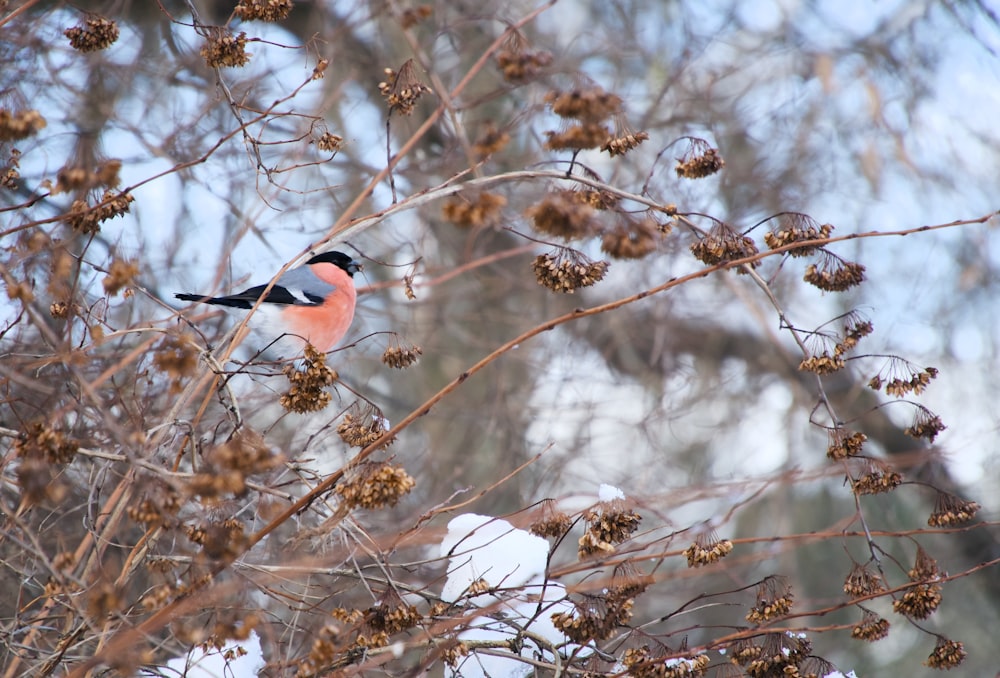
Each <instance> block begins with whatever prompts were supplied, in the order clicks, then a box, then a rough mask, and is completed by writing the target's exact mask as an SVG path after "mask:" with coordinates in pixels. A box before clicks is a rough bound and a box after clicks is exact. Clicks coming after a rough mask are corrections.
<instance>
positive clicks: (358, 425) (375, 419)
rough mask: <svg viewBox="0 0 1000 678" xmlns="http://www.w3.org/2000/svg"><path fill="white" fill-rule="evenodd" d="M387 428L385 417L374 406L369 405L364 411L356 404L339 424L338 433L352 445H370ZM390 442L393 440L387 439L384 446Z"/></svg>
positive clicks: (362, 446)
mask: <svg viewBox="0 0 1000 678" xmlns="http://www.w3.org/2000/svg"><path fill="white" fill-rule="evenodd" d="M387 430H388V429H387V428H386V420H385V417H383V416H382V413H381V412H379V411H377V410H376V409H375V407H374V406H368V407H366V408H365V410H364V411H362V410H361V408H360V407H358V406H357V405H356V404H355V405H353V406H352V407H351V411H350V412H348V413H347V414H345V415H344V418H343V419H342V420H341V421H340V423H339V424H337V435H339V436H340V439H341V440H343V441H344V442H345V443H347V444H348V445H351V446H352V447H361V448H365V447H368V446H369V445H371V444H372V443H374V442H375V441H376V440H378V439H379V438H381V437H382V435H383V434H384V433H385V432H386V431H387ZM390 444H392V440H388V441H386V442H385V445H384V446H388V445H390Z"/></svg>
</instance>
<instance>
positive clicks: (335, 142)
mask: <svg viewBox="0 0 1000 678" xmlns="http://www.w3.org/2000/svg"><path fill="white" fill-rule="evenodd" d="M343 145H344V137H342V136H338V135H336V134H333V133H332V132H323V133H322V134H321V135H319V138H318V139H316V148H318V149H319V150H321V151H324V152H326V153H336V152H337V151H339V150H340V149H341V148H343Z"/></svg>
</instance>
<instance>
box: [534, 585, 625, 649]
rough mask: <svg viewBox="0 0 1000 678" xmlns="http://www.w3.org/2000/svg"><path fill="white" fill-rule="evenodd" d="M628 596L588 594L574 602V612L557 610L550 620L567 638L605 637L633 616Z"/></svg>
mask: <svg viewBox="0 0 1000 678" xmlns="http://www.w3.org/2000/svg"><path fill="white" fill-rule="evenodd" d="M633 604H634V601H633V600H632V599H631V598H623V597H620V596H614V597H611V596H608V597H600V596H588V597H587V599H586V600H585V601H584V602H582V603H579V602H578V603H574V605H575V607H576V611H575V612H556V613H555V614H553V615H552V623H553V625H555V627H556V628H557V629H559V630H560V631H562V632H563V633H565V634H566V637H567V638H569V639H570V640H572V641H574V642H577V643H586V642H589V641H591V640H605V639H607V638H609V637H610V636H611V634H612V633H614V632H615V629H617V628H618V627H619V626H625V625H626V624H628V622H629V620H630V619H631V618H632V605H633Z"/></svg>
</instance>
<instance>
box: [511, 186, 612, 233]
mask: <svg viewBox="0 0 1000 678" xmlns="http://www.w3.org/2000/svg"><path fill="white" fill-rule="evenodd" d="M525 214H526V215H527V216H528V217H529V218H531V220H532V223H533V225H534V227H535V230H536V231H538V232H539V233H544V234H546V235H552V236H556V237H559V238H564V239H566V240H573V239H576V238H586V237H589V236H592V235H594V234H595V233H597V231H598V228H597V224H596V222H595V221H594V208H593V207H592V206H591V205H590V204H589V198H588V197H587V196H586V195H583V194H580V193H579V192H578V191H572V190H561V191H552V192H550V193H548V194H546V196H545V197H544V198H542V200H541V201H540V202H538V203H536V204H534V205H532V206H531V207H529V208H528V210H527V211H526V212H525Z"/></svg>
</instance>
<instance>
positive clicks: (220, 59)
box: [200, 26, 251, 68]
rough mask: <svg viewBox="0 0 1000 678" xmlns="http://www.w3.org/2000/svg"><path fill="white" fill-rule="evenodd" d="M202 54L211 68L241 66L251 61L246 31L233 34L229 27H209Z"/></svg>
mask: <svg viewBox="0 0 1000 678" xmlns="http://www.w3.org/2000/svg"><path fill="white" fill-rule="evenodd" d="M200 54H201V58H202V59H204V60H205V63H206V64H208V67H209V68H239V67H242V66H246V65H247V64H248V63H250V57H251V54H249V53H248V52H247V34H246V33H245V32H243V31H241V32H240V34H239V35H233V32H232V31H231V30H229V29H228V28H222V27H219V26H213V27H211V28H209V29H208V34H207V35H206V36H205V45H204V46H203V47H202V48H201V52H200Z"/></svg>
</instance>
